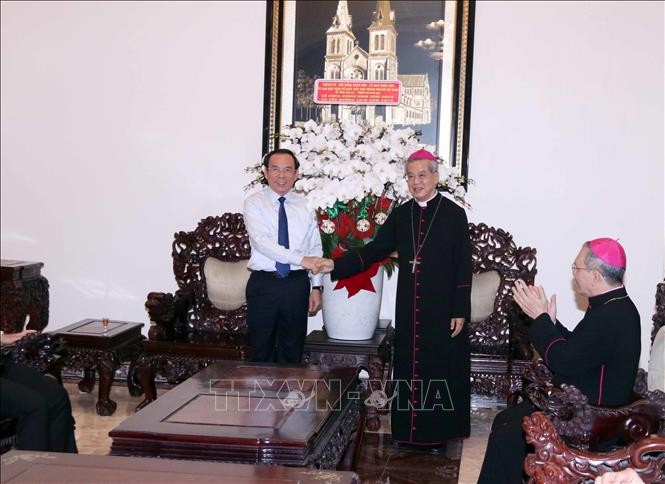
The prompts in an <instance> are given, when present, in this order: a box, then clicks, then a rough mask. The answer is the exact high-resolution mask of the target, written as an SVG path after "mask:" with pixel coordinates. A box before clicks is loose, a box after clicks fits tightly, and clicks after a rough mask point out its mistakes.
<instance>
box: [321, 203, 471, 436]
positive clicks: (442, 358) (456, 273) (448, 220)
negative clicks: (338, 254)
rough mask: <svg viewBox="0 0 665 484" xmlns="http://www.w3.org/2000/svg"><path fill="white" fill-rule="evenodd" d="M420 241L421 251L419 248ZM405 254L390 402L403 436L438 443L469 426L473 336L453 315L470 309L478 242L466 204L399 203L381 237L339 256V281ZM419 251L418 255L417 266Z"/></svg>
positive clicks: (401, 263) (394, 430) (394, 423)
mask: <svg viewBox="0 0 665 484" xmlns="http://www.w3.org/2000/svg"><path fill="white" fill-rule="evenodd" d="M414 245H415V247H416V248H415V251H414ZM395 250H397V251H398V253H399V276H398V281H397V301H396V307H395V344H394V348H395V356H394V373H393V380H395V382H396V387H395V389H396V391H397V394H396V397H395V399H394V400H392V401H391V426H392V438H393V440H394V441H396V442H400V443H405V444H410V445H419V446H437V445H441V444H442V443H444V442H445V441H446V440H447V439H451V438H459V437H468V435H469V432H470V410H469V407H470V396H469V395H470V384H469V372H470V360H469V336H468V332H467V326H466V324H465V326H464V328H463V330H462V332H461V333H460V334H459V335H457V336H456V337H455V338H451V329H450V320H451V318H456V317H459V318H466V321H467V322H468V320H469V315H470V295H471V243H470V239H469V228H468V223H467V218H466V214H465V213H464V210H463V209H462V208H461V207H459V206H458V205H456V204H455V203H453V202H452V201H450V200H448V199H447V198H445V197H443V196H441V195H440V194H437V195H436V196H435V197H434V198H433V199H432V200H430V201H429V202H428V203H427V206H426V207H424V208H422V207H420V206H419V205H418V204H417V203H416V202H415V201H413V200H411V201H409V202H406V203H404V204H403V205H401V206H399V207H397V208H396V209H395V210H393V212H392V213H391V214H390V216H389V217H388V219H387V220H386V222H385V224H384V225H383V226H382V227H381V229H380V230H379V231H378V233H377V236H376V238H375V239H374V241H372V242H371V243H369V244H368V245H366V246H365V247H363V248H362V249H360V250H357V251H352V252H350V253H348V254H346V255H345V256H344V257H342V258H340V259H337V260H335V270H334V271H333V272H332V274H331V277H332V279H333V280H336V279H341V278H345V277H348V276H351V275H353V274H356V273H358V272H361V271H363V270H365V269H367V268H368V267H369V266H370V265H371V264H372V263H374V262H376V261H380V260H382V259H384V258H385V257H387V256H388V255H389V254H390V253H391V252H393V251H395ZM414 252H417V253H418V257H417V262H418V264H416V270H415V272H412V267H413V265H412V264H411V263H410V262H411V261H412V260H413V259H414Z"/></svg>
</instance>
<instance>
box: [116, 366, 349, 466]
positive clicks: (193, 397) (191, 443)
mask: <svg viewBox="0 0 665 484" xmlns="http://www.w3.org/2000/svg"><path fill="white" fill-rule="evenodd" d="M361 390H362V387H361V383H360V381H359V379H358V370H357V369H356V368H330V369H329V368H322V367H315V366H304V365H297V366H277V365H268V364H265V363H262V364H258V363H244V362H238V361H226V362H218V363H213V364H211V365H210V366H208V367H207V368H206V369H204V370H202V371H201V372H199V373H197V374H196V375H194V376H193V377H191V378H189V379H188V380H186V381H184V382H183V383H181V384H180V385H178V386H177V387H175V388H174V389H172V390H170V391H169V392H167V393H166V394H164V395H162V396H161V397H160V398H159V399H157V400H155V401H154V402H152V403H151V404H150V405H148V406H146V407H145V408H143V409H142V410H140V411H139V412H137V413H136V414H135V415H133V416H131V417H130V418H128V419H127V420H125V421H124V422H123V423H122V424H120V425H119V426H118V427H116V428H115V429H113V430H112V431H111V432H109V436H110V437H111V438H112V439H113V442H112V445H111V454H112V455H126V456H139V457H166V458H181V459H182V458H184V459H198V460H214V461H226V462H239V463H248V464H258V463H265V464H280V465H291V466H308V467H316V468H321V469H335V468H337V466H338V464H340V461H341V460H342V458H343V456H344V454H345V453H346V451H347V448H348V447H349V443H350V442H351V441H352V440H354V437H356V436H359V435H361V434H362V423H361V420H362V419H361V404H362V391H361ZM354 434H355V435H354ZM357 440H359V439H357ZM357 440H356V443H357ZM352 450H353V449H352Z"/></svg>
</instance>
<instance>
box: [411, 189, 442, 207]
mask: <svg viewBox="0 0 665 484" xmlns="http://www.w3.org/2000/svg"><path fill="white" fill-rule="evenodd" d="M438 194H439V192H437V191H436V190H434V195H432V196H431V197H429V198H428V199H427V200H425V201H424V202H419V201H418V200H416V203H417V204H418V205H420V206H421V207H422V208H425V207H427V202H429V201H430V200H433V199H434V197H436V196H437V195H438Z"/></svg>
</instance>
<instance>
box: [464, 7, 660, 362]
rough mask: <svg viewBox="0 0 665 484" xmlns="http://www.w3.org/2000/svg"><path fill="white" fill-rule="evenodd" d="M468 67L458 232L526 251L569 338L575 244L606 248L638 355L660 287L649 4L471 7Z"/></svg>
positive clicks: (654, 40) (654, 36)
mask: <svg viewBox="0 0 665 484" xmlns="http://www.w3.org/2000/svg"><path fill="white" fill-rule="evenodd" d="M474 56H475V58H474V71H473V98H472V114H471V138H470V140H471V148H470V154H469V159H470V174H471V177H472V178H474V179H475V180H476V181H477V183H476V185H475V186H474V187H473V188H472V191H471V203H472V205H473V210H472V211H471V212H470V219H471V220H474V221H485V222H490V223H492V224H493V225H496V226H499V227H503V228H505V229H507V230H509V231H510V232H511V233H512V234H513V235H514V237H515V241H516V242H517V244H518V245H523V246H527V245H528V246H531V247H536V248H537V249H538V276H537V279H536V280H537V282H538V283H539V284H542V285H543V286H544V287H545V289H546V290H547V291H548V294H550V293H552V292H555V293H557V296H558V308H559V316H560V319H561V321H562V322H565V323H566V324H567V325H568V326H571V327H572V326H574V324H575V323H576V322H577V321H579V320H580V319H581V317H582V312H581V311H579V310H578V309H577V308H576V307H575V298H574V295H573V292H572V288H571V284H570V282H571V280H572V276H571V270H570V266H571V264H572V262H573V259H574V258H575V256H576V255H577V252H578V251H579V249H580V246H581V244H582V243H583V242H584V241H585V240H589V239H593V238H596V237H605V236H607V237H615V238H618V239H619V240H620V242H621V243H622V244H623V246H624V248H625V249H626V252H627V255H628V269H627V273H626V279H625V283H626V287H627V289H628V291H629V293H630V294H631V296H632V298H633V300H634V302H635V304H636V305H637V307H638V309H639V311H640V314H641V317H642V326H643V335H644V337H643V341H642V347H643V349H644V348H649V346H648V345H649V340H648V334H649V332H650V328H651V324H652V321H651V317H652V316H653V313H654V306H655V299H654V296H655V292H656V284H657V283H658V282H659V281H661V280H662V278H663V231H664V227H663V217H664V214H663V204H664V198H663V177H664V174H663V160H664V153H663V130H664V129H665V127H664V125H663V86H664V84H663V82H664V79H663V3H662V2H480V3H479V4H478V9H477V15H476V42H475V51H474ZM647 356H648V355H647V354H646V352H645V351H643V354H642V359H641V364H642V366H646V363H647Z"/></svg>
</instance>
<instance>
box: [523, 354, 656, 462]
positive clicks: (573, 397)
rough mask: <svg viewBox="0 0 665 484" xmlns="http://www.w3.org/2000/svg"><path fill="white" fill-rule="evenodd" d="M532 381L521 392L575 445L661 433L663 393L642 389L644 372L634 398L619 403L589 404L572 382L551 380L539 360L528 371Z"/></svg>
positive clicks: (631, 439) (585, 446)
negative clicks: (607, 405)
mask: <svg viewBox="0 0 665 484" xmlns="http://www.w3.org/2000/svg"><path fill="white" fill-rule="evenodd" d="M527 378H529V379H531V380H532V383H530V384H529V385H527V387H526V389H525V393H526V395H527V396H528V398H529V399H530V400H531V402H532V403H533V404H534V405H535V406H536V407H538V409H539V410H541V411H543V412H544V413H545V414H546V415H547V416H548V417H549V418H550V419H551V421H552V423H553V425H554V427H555V428H556V430H557V432H558V434H559V435H560V436H562V437H564V438H565V439H566V441H567V442H568V443H569V444H570V445H571V446H574V447H576V448H579V449H583V450H586V449H593V448H594V447H595V446H597V445H598V444H600V443H602V442H606V441H609V440H611V439H613V438H615V437H619V438H621V439H622V440H623V441H624V442H627V443H630V442H635V441H638V440H640V439H643V438H644V437H647V436H648V435H650V434H656V433H658V434H661V435H663V436H665V393H663V392H662V391H660V390H654V391H651V392H649V391H646V385H645V383H644V380H645V379H646V372H645V371H644V370H640V371H639V372H638V376H637V378H636V380H635V387H634V390H635V393H636V395H635V399H634V401H633V402H632V403H630V404H628V405H625V406H622V407H598V406H594V405H589V402H588V398H587V397H586V396H585V395H584V394H583V393H582V392H581V391H580V390H579V389H577V388H576V387H575V386H573V385H566V384H563V385H561V388H559V387H555V386H553V385H552V384H551V382H550V379H551V373H550V372H549V370H548V369H547V367H546V366H545V364H544V363H543V362H542V360H540V361H539V362H538V363H537V364H535V365H534V366H533V368H532V369H531V370H530V371H529V372H528V375H527Z"/></svg>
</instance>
